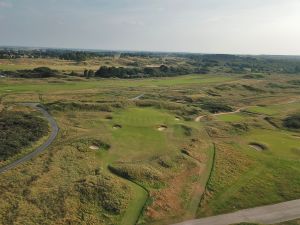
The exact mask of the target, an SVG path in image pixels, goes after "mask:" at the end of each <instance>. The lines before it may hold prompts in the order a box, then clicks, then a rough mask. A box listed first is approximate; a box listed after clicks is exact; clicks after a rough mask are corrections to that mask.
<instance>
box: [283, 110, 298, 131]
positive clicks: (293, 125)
mask: <svg viewBox="0 0 300 225" xmlns="http://www.w3.org/2000/svg"><path fill="white" fill-rule="evenodd" d="M283 124H284V126H285V127H287V128H290V129H300V113H298V114H295V115H292V116H289V117H287V118H286V119H284V122H283Z"/></svg>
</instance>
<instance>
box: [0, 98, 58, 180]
mask: <svg viewBox="0 0 300 225" xmlns="http://www.w3.org/2000/svg"><path fill="white" fill-rule="evenodd" d="M20 105H23V106H28V107H31V108H34V109H36V110H38V111H40V112H41V113H42V114H43V115H44V117H45V118H46V119H47V120H48V122H49V124H50V127H51V134H50V136H49V137H48V139H47V140H46V141H45V142H44V143H43V144H42V145H41V146H39V147H38V148H36V149H35V150H34V151H33V152H31V153H29V154H28V155H25V156H24V157H22V158H20V159H18V160H16V161H14V162H12V163H10V164H8V165H6V166H4V167H2V168H0V174H1V173H5V172H7V171H8V170H11V169H13V168H15V167H17V166H18V165H20V164H22V163H25V162H27V161H29V160H31V159H32V158H34V157H35V156H37V155H38V154H40V153H41V152H43V151H44V150H45V149H46V148H48V147H49V146H50V145H51V144H52V142H53V141H54V140H55V138H56V136H57V134H58V130H59V128H58V125H57V123H56V121H55V120H54V118H53V117H52V116H51V115H50V114H49V113H48V112H47V111H46V110H45V109H43V108H42V107H39V106H38V103H20Z"/></svg>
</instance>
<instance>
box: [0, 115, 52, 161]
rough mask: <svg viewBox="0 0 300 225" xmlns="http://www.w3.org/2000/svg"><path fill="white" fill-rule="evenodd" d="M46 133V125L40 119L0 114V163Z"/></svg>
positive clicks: (30, 116)
mask: <svg viewBox="0 0 300 225" xmlns="http://www.w3.org/2000/svg"><path fill="white" fill-rule="evenodd" d="M47 132H48V124H47V122H46V121H45V120H43V119H42V118H40V117H37V116H33V115H29V114H25V113H21V112H9V113H7V112H3V113H0V161H1V160H7V159H8V158H9V157H11V156H14V155H16V154H18V153H20V152H21V150H22V149H23V148H25V147H28V146H29V145H30V144H31V143H33V142H35V141H37V140H39V139H40V138H41V137H43V136H44V135H45V134H46V133H47Z"/></svg>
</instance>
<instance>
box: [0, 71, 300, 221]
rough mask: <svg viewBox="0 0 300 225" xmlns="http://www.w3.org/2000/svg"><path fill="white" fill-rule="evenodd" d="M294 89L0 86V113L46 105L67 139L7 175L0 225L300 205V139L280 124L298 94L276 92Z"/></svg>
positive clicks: (164, 217)
mask: <svg viewBox="0 0 300 225" xmlns="http://www.w3.org/2000/svg"><path fill="white" fill-rule="evenodd" d="M297 79H299V78H298V77H297V76H295V75H290V76H284V75H268V76H267V77H264V78H259V79H245V78H244V77H243V75H238V74H237V75H228V74H224V73H220V74H207V75H186V76H178V77H172V78H149V79H131V80H122V79H94V78H92V79H83V78H74V77H73V78H71V77H68V78H60V79H58V78H48V79H12V78H9V79H8V78H5V79H1V80H0V99H1V102H0V103H1V106H2V110H5V111H8V112H9V111H11V110H12V108H11V106H15V105H16V103H20V102H40V103H42V104H43V105H44V107H45V108H46V109H47V110H48V111H49V112H50V113H51V114H52V115H53V117H54V118H55V119H56V121H57V123H58V126H59V128H60V132H59V136H58V137H57V139H56V140H55V142H54V143H53V144H52V145H51V146H50V147H49V149H48V150H46V151H45V152H43V153H42V154H40V155H39V156H38V157H36V158H34V159H33V160H32V161H30V162H27V163H25V164H24V165H22V166H19V167H17V168H16V169H14V170H12V171H9V172H7V173H5V174H2V175H1V177H0V183H1V185H0V188H1V194H0V196H1V199H2V200H3V201H1V203H0V221H1V222H0V224H1V223H2V224H8V225H9V224H20V223H22V224H122V225H123V224H124V225H132V224H154V225H155V224H157V225H160V224H171V223H175V222H180V221H183V220H187V219H193V218H195V217H202V216H210V215H216V214H219V213H226V212H232V211H236V210H239V209H244V208H249V207H254V206H260V205H265V204H272V203H278V202H282V201H287V200H292V199H297V198H300V192H299V190H300V177H299V176H297V174H298V173H299V171H300V166H299V160H300V149H299V137H300V133H299V130H290V129H288V128H286V127H284V126H283V123H282V121H283V120H284V119H285V118H286V117H287V116H289V115H292V114H293V113H298V112H299V110H300V103H299V101H300V98H299V94H300V89H299V86H296V85H295V86H293V87H291V88H289V89H281V88H280V87H278V86H276V85H275V86H274V85H271V86H270V83H273V84H274V83H275V84H281V85H282V84H287V85H288V84H289V83H288V82H289V81H290V80H297ZM251 87H253V88H251ZM254 87H255V88H254ZM261 90H263V91H261ZM136 96H141V97H140V98H138V99H134V98H135V97H136ZM131 99H134V100H131ZM208 103H209V104H208ZM225 106H226V107H225ZM227 106H228V107H227ZM224 108H225V109H226V110H229V109H230V110H231V111H233V112H234V111H235V110H238V109H240V108H242V110H240V112H236V113H232V112H231V113H230V111H229V112H227V114H224V113H223V114H222V115H221V114H220V115H214V113H211V111H212V110H222V109H224ZM22 110H24V111H26V110H28V109H26V108H23V109H22ZM220 112H222V111H220ZM198 116H203V117H202V118H201V120H200V121H198V122H196V121H195V118H196V117H198ZM266 117H270V118H269V119H268V120H267V119H266ZM270 121H271V122H270ZM24 151H27V150H24ZM211 172H212V173H211ZM8 187H9V188H8Z"/></svg>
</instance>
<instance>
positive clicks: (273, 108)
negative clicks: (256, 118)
mask: <svg viewBox="0 0 300 225" xmlns="http://www.w3.org/2000/svg"><path fill="white" fill-rule="evenodd" d="M295 110H300V103H299V102H290V103H285V104H276V105H268V106H252V107H249V108H247V109H246V111H248V112H252V113H257V114H264V115H268V116H274V115H279V114H287V113H289V112H292V111H295Z"/></svg>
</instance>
